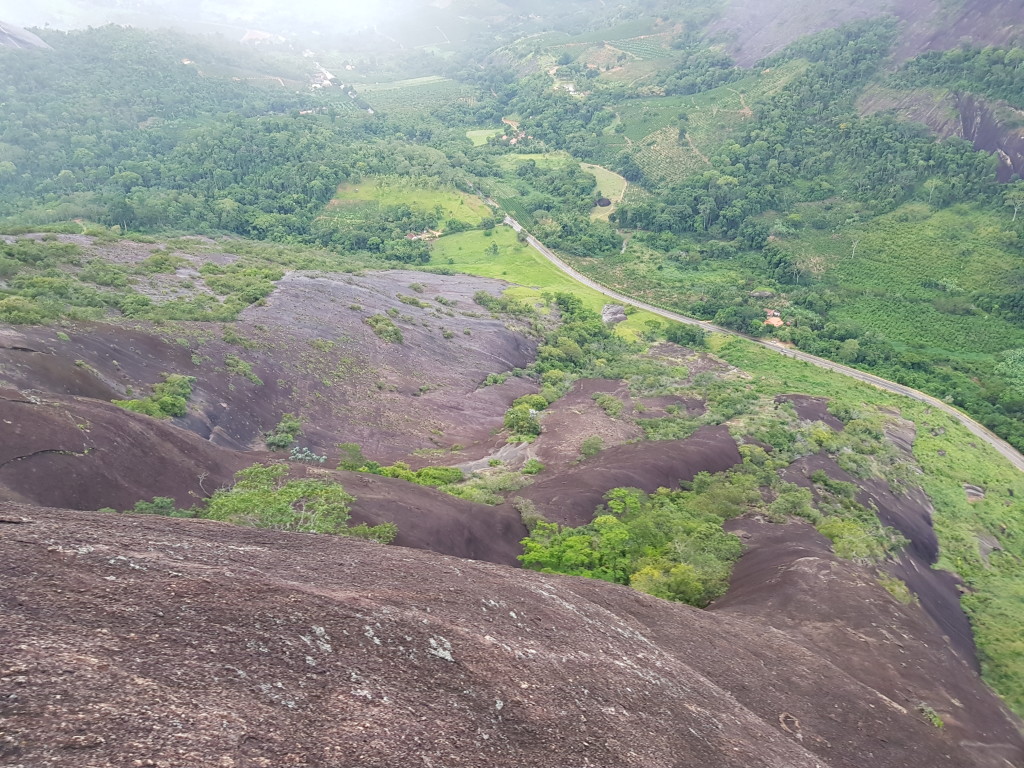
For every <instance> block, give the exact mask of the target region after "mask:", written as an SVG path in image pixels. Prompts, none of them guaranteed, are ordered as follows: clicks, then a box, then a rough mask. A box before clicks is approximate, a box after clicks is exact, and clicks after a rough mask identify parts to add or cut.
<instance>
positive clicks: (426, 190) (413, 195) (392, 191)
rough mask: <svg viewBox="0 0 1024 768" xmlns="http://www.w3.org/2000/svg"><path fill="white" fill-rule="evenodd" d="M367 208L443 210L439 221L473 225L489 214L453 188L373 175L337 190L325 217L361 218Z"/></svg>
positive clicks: (489, 211) (420, 180)
mask: <svg viewBox="0 0 1024 768" xmlns="http://www.w3.org/2000/svg"><path fill="white" fill-rule="evenodd" d="M367 205H375V206H379V205H407V206H409V207H410V208H412V209H413V210H421V211H430V210H433V209H435V208H440V209H441V210H442V214H441V219H442V221H444V220H446V219H458V220H459V221H463V222H465V223H467V224H470V225H472V226H476V225H478V224H479V223H480V222H481V221H483V219H484V218H485V217H487V216H490V215H491V210H490V208H488V207H487V206H486V205H485V204H484V203H483V201H481V200H480V199H479V198H478V197H475V196H473V195H467V194H465V193H464V192H460V191H459V190H457V189H455V188H454V187H444V186H441V185H439V184H436V183H433V182H432V181H431V180H429V179H425V178H424V179H417V178H414V177H408V176H375V177H367V178H364V179H363V181H361V182H360V183H358V184H351V183H346V184H342V185H341V186H340V187H338V191H337V192H336V193H335V195H334V199H332V200H331V202H330V203H329V204H328V206H327V209H326V210H325V211H324V216H327V217H329V218H349V217H352V216H355V217H361V216H362V215H363V214H362V212H361V210H360V209H363V208H365V206H367Z"/></svg>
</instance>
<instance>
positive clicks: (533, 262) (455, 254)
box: [430, 227, 664, 338]
mask: <svg viewBox="0 0 1024 768" xmlns="http://www.w3.org/2000/svg"><path fill="white" fill-rule="evenodd" d="M492 245H496V246H497V249H498V253H497V255H493V254H492V253H490V252H489V251H490V250H491V246H492ZM430 263H431V266H432V267H441V268H446V269H451V270H454V271H456V272H464V273H466V274H469V275H479V276H480V277H492V278H497V279H499V280H507V281H508V282H510V283H515V284H516V287H513V288H510V289H509V290H508V294H509V295H510V296H514V297H516V298H519V299H523V300H526V301H531V302H536V301H537V300H538V299H539V298H540V295H541V294H542V293H543V292H545V291H565V292H568V293H574V294H576V295H577V296H579V297H580V298H581V299H582V300H583V302H584V304H586V306H587V307H588V308H590V309H593V310H595V311H597V312H600V311H601V308H602V307H603V306H604V305H605V304H607V303H609V302H610V299H608V298H607V297H606V296H604V295H603V294H601V293H598V292H597V291H595V290H592V289H590V288H587V287H585V286H583V285H581V284H580V283H578V282H576V281H575V280H573V279H572V278H571V277H569V276H568V275H566V274H565V273H564V272H562V271H561V270H559V269H558V268H557V267H555V266H554V265H553V264H551V262H549V261H548V260H547V259H545V258H544V257H543V256H541V255H540V254H539V253H537V251H535V250H534V249H533V248H531V247H529V246H528V245H523V244H522V243H520V242H519V241H518V240H517V239H516V234H515V232H513V231H512V230H511V229H510V228H508V227H497V228H496V229H494V230H493V233H492V234H491V235H490V236H487V235H486V234H485V233H484V232H483V231H480V230H475V231H472V232H461V233H459V234H456V235H447V236H445V237H442V238H441V239H440V240H438V241H437V242H435V243H434V250H433V254H432V256H431V260H430ZM657 319H658V318H656V317H655V316H654V315H651V314H650V313H648V312H636V313H635V314H632V315H630V316H629V319H627V320H626V321H625V322H623V323H620V324H619V325H618V326H616V330H618V332H619V333H622V334H623V335H624V336H627V337H630V338H636V337H637V335H638V334H639V332H641V331H643V330H644V328H645V323H646V322H647V321H649V320H657ZM662 322H664V321H662Z"/></svg>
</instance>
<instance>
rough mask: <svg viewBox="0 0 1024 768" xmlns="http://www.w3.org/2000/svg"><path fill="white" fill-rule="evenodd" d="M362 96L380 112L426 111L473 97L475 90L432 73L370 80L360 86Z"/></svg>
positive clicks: (417, 112) (421, 112) (415, 112)
mask: <svg viewBox="0 0 1024 768" xmlns="http://www.w3.org/2000/svg"><path fill="white" fill-rule="evenodd" d="M359 95H360V96H362V97H363V98H364V99H366V101H367V102H368V103H369V104H370V106H371V107H373V108H374V110H376V111H377V112H396V113H409V114H423V113H424V112H426V113H429V112H430V111H431V110H432V109H434V108H435V107H438V106H440V105H442V104H444V103H446V102H451V101H455V100H457V99H466V98H472V96H473V89H472V88H470V87H469V86H465V85H462V84H461V83H457V82H456V81H454V80H450V79H448V78H446V77H440V76H439V75H431V76H429V77H416V78H412V79H409V80H396V81H394V82H390V83H372V84H370V83H367V84H365V85H361V86H359Z"/></svg>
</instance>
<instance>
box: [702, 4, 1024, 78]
mask: <svg viewBox="0 0 1024 768" xmlns="http://www.w3.org/2000/svg"><path fill="white" fill-rule="evenodd" d="M1022 14H1024V9H1021V6H1020V4H1019V3H1017V2H1014V1H1013V0H965V1H964V2H955V3H944V2H939V1H938V0H862V1H861V2H857V3H829V2H824V3H822V2H804V1H803V0H800V1H799V2H792V1H791V0H772V1H770V2H758V3H752V2H748V0H730V2H728V3H727V4H726V7H725V10H724V11H723V13H722V16H721V18H719V19H717V20H716V21H714V22H713V23H712V24H711V25H710V27H709V30H708V32H709V34H710V35H711V36H712V37H716V38H721V39H722V40H723V41H724V42H725V46H726V48H727V49H728V50H729V52H730V53H731V54H732V55H733V57H734V58H735V59H736V61H737V62H738V63H740V64H741V65H744V66H750V65H752V64H754V63H755V62H757V61H759V60H761V59H763V58H765V57H768V56H771V55H772V54H774V53H777V52H778V51H781V50H782V49H784V48H785V47H786V46H787V45H789V44H790V43H792V42H794V41H796V40H798V39H799V38H801V37H803V36H805V35H810V34H814V33H816V32H821V31H823V30H826V29H834V28H836V27H839V26H841V25H843V24H847V23H849V22H852V21H859V20H862V19H871V18H877V17H879V16H886V15H891V16H894V17H896V18H897V19H899V20H900V22H901V32H900V39H899V42H898V44H897V47H896V51H895V56H896V58H897V59H900V60H901V59H909V58H911V57H913V56H916V55H918V54H920V53H922V52H924V51H931V50H948V49H950V48H956V47H957V46H958V45H961V44H970V45H973V46H977V47H979V48H980V47H984V46H986V45H1004V44H1006V43H1007V42H1010V41H1012V40H1014V39H1016V38H1018V37H1019V28H1020V25H1021V24H1022V23H1024V15H1022Z"/></svg>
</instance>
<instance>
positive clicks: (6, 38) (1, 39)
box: [0, 21, 50, 49]
mask: <svg viewBox="0 0 1024 768" xmlns="http://www.w3.org/2000/svg"><path fill="white" fill-rule="evenodd" d="M49 47H50V46H49V45H47V44H46V43H45V42H43V41H42V40H41V39H40V38H39V37H37V36H36V35H33V34H32V33H31V32H29V31H27V30H24V29H22V28H21V27H16V26H14V25H13V24H8V23H7V22H5V21H0V48H47V49H48V48H49Z"/></svg>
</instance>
